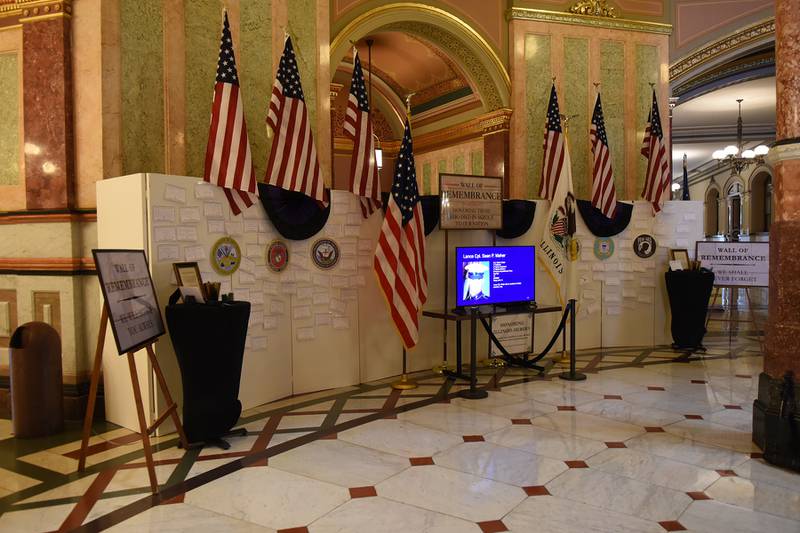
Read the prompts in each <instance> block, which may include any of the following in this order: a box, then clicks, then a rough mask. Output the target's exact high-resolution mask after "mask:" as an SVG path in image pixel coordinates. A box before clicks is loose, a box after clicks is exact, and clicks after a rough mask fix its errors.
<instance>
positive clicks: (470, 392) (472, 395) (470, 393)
mask: <svg viewBox="0 0 800 533" xmlns="http://www.w3.org/2000/svg"><path fill="white" fill-rule="evenodd" d="M458 395H459V396H461V397H462V398H466V399H468V400H482V399H484V398H486V397H488V396H489V393H488V392H487V391H485V390H483V389H464V390H462V391H459V392H458Z"/></svg>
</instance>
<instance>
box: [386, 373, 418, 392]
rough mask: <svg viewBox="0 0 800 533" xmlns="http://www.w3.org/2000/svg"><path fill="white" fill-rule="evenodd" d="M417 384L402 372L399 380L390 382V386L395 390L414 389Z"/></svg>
mask: <svg viewBox="0 0 800 533" xmlns="http://www.w3.org/2000/svg"><path fill="white" fill-rule="evenodd" d="M417 387H418V385H417V384H416V382H414V381H410V380H409V379H408V376H407V375H405V374H403V375H402V376H400V381H395V382H394V383H392V388H393V389H395V390H411V389H416V388H417Z"/></svg>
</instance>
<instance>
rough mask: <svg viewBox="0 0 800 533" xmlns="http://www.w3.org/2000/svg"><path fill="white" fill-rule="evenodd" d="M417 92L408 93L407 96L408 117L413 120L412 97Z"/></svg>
mask: <svg viewBox="0 0 800 533" xmlns="http://www.w3.org/2000/svg"><path fill="white" fill-rule="evenodd" d="M415 94H417V93H408V95H407V96H406V118H408V121H409V122H411V97H412V96H414V95H415Z"/></svg>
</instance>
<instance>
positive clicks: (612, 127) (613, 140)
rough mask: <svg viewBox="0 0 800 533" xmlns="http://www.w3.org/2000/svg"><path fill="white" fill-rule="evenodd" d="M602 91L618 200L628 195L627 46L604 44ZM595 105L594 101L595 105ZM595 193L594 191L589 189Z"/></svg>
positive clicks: (603, 42) (612, 43)
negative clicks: (626, 136)
mask: <svg viewBox="0 0 800 533" xmlns="http://www.w3.org/2000/svg"><path fill="white" fill-rule="evenodd" d="M600 90H601V93H602V100H603V118H604V120H605V124H606V134H607V136H608V146H609V150H610V151H611V164H612V167H613V169H614V186H615V188H616V190H617V196H618V197H620V198H621V197H626V194H625V176H626V170H627V169H626V168H625V43H622V42H619V41H601V43H600ZM592 105H594V102H593V103H592ZM589 190H590V191H591V189H589Z"/></svg>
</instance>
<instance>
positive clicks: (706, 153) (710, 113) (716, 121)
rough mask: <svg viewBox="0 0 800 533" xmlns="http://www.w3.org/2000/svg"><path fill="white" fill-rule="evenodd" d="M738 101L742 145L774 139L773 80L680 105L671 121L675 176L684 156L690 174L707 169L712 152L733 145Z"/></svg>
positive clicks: (746, 83) (751, 82) (738, 85)
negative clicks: (738, 102) (740, 102)
mask: <svg viewBox="0 0 800 533" xmlns="http://www.w3.org/2000/svg"><path fill="white" fill-rule="evenodd" d="M738 98H742V99H744V101H743V102H742V121H743V123H744V128H743V129H744V144H745V145H746V146H755V145H758V144H767V143H769V142H771V141H772V140H774V139H775V77H774V76H770V77H765V78H760V79H755V80H748V81H743V82H741V83H736V84H733V85H728V86H725V87H722V88H720V89H717V90H714V91H711V92H708V93H705V94H703V95H701V96H698V97H696V98H692V99H691V100H688V101H686V102H683V103H681V102H680V101H679V102H678V105H677V106H676V107H675V109H674V112H673V119H672V135H673V149H672V157H673V168H674V173H675V175H676V176H677V175H679V174H680V169H681V165H682V162H681V161H682V158H683V154H684V153H686V154H687V158H688V167H689V169H690V171H691V170H694V169H699V168H707V167H708V166H709V162H710V161H711V154H712V153H713V152H714V150H717V149H720V148H724V147H725V146H727V145H729V144H736V120H737V117H738V106H737V103H736V100H737V99H738ZM711 165H712V166H713V163H711Z"/></svg>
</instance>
